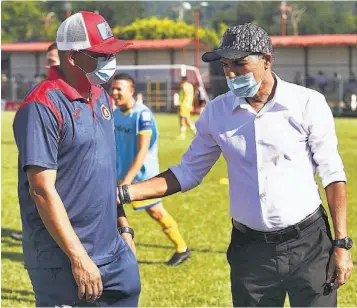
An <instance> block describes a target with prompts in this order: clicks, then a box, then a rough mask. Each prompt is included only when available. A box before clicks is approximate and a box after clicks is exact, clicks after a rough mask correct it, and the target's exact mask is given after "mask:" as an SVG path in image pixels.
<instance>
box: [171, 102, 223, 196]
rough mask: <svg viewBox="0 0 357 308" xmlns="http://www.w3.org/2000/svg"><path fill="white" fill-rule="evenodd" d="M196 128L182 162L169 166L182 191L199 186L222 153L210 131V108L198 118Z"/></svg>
mask: <svg viewBox="0 0 357 308" xmlns="http://www.w3.org/2000/svg"><path fill="white" fill-rule="evenodd" d="M196 128H197V133H196V136H195V138H194V139H193V141H192V143H191V145H190V146H189V148H188V150H187V151H186V153H185V154H184V155H183V157H182V160H181V163H180V164H178V165H176V166H173V167H170V168H169V169H170V170H171V171H172V172H173V173H174V175H175V176H176V178H177V180H178V181H179V183H180V185H181V191H182V192H186V191H188V190H190V189H192V188H194V187H196V186H198V185H199V184H200V183H201V182H202V180H203V178H204V177H205V175H206V174H207V173H208V172H209V170H210V169H211V168H212V166H213V165H214V164H215V162H216V161H217V159H218V158H219V156H220V154H221V149H220V147H219V146H218V145H217V143H216V141H215V140H214V138H213V137H212V135H211V133H210V128H209V116H208V108H206V109H205V110H204V111H203V112H202V114H201V116H200V118H199V119H198V120H197V122H196Z"/></svg>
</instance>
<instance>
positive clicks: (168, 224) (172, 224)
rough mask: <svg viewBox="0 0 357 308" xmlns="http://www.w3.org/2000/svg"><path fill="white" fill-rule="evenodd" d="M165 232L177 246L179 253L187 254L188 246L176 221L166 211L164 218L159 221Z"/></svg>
mask: <svg viewBox="0 0 357 308" xmlns="http://www.w3.org/2000/svg"><path fill="white" fill-rule="evenodd" d="M159 224H160V225H161V227H162V229H163V231H164V232H165V234H166V235H167V237H168V238H169V239H170V241H171V242H172V243H173V244H174V245H175V247H176V250H177V252H185V251H186V249H187V245H186V243H185V241H184V239H183V238H182V236H181V234H180V231H179V229H178V226H177V223H176V221H175V219H174V218H173V217H172V216H171V215H170V214H169V213H168V212H166V211H165V213H164V216H163V217H162V218H161V219H160V220H159Z"/></svg>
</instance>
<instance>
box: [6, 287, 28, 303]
mask: <svg viewBox="0 0 357 308" xmlns="http://www.w3.org/2000/svg"><path fill="white" fill-rule="evenodd" d="M24 296H31V297H32V299H30V298H26V297H24ZM34 296H35V295H34V293H33V292H29V291H24V290H10V289H3V288H2V289H1V299H2V300H9V301H14V300H16V301H21V302H27V303H34V302H35V300H34V299H33V298H34Z"/></svg>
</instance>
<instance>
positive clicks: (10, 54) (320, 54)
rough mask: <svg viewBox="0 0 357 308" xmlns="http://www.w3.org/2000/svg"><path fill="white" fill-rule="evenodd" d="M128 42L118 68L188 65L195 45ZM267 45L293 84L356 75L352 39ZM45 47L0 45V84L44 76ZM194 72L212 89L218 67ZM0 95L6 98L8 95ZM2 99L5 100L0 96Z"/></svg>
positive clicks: (278, 40)
mask: <svg viewBox="0 0 357 308" xmlns="http://www.w3.org/2000/svg"><path fill="white" fill-rule="evenodd" d="M131 42H132V43H133V45H131V46H130V48H129V49H128V50H124V51H122V52H120V53H118V54H117V64H118V65H159V64H170V65H174V64H186V65H192V66H193V65H194V58H195V44H194V43H195V41H194V40H193V39H191V38H182V39H163V40H135V41H131ZM272 42H273V47H274V52H275V53H274V62H273V71H275V72H276V73H277V74H278V75H279V76H280V77H281V78H283V79H285V80H287V81H292V82H294V81H296V80H295V79H296V78H297V76H300V77H299V78H300V79H301V80H302V83H303V84H304V82H305V80H306V78H307V77H308V76H309V75H310V76H313V77H315V78H316V76H317V73H318V71H322V72H323V73H324V74H325V75H326V76H327V78H329V79H332V78H333V75H334V73H338V74H339V75H340V76H341V78H342V80H347V79H348V78H349V77H350V76H351V75H352V74H354V76H357V34H331V35H302V36H272ZM50 44H51V42H47V43H46V42H27V43H6V44H2V45H1V51H2V53H1V64H2V72H1V73H2V76H3V80H6V79H7V80H11V78H12V79H13V78H16V80H19V79H25V81H27V82H28V81H31V80H34V79H35V76H36V75H42V74H45V54H46V50H47V48H48V46H49V45H50ZM199 46H200V49H199V54H200V56H201V55H202V54H203V53H204V52H206V51H209V50H211V49H212V48H211V47H210V46H207V45H206V44H204V43H203V42H200V44H199ZM199 71H200V73H201V76H202V79H203V82H204V83H205V85H206V87H207V88H208V89H210V88H211V87H213V86H214V85H215V84H214V83H215V80H217V79H216V78H221V77H222V69H221V68H220V67H218V69H217V67H216V68H215V69H213V67H211V65H210V64H208V63H204V62H202V61H201V62H200V67H199ZM218 72H219V73H218ZM213 74H215V75H221V77H215V76H214V75H213ZM2 89H3V86H2ZM3 90H5V91H3V92H6V93H7V95H9V93H8V92H9V91H6V89H3ZM26 92H27V91H26ZM26 92H25V93H26ZM212 92H213V93H214V92H215V91H212ZM19 96H21V95H18V97H19ZM2 98H7V97H5V96H4V95H3V94H2ZM7 99H9V98H7Z"/></svg>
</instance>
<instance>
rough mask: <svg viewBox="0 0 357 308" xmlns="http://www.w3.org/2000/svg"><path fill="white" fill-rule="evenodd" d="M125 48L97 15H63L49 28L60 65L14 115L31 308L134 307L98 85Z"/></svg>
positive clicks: (128, 235) (133, 277)
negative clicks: (33, 300)
mask: <svg viewBox="0 0 357 308" xmlns="http://www.w3.org/2000/svg"><path fill="white" fill-rule="evenodd" d="M128 45H129V43H127V42H125V41H121V40H117V39H115V38H114V37H113V34H112V32H111V29H110V27H109V26H108V24H107V22H106V21H105V20H104V18H103V17H102V16H100V15H99V14H95V13H90V12H80V13H77V14H74V15H72V16H70V17H69V18H67V19H66V20H65V21H64V22H63V23H62V24H61V26H60V27H59V29H58V31H57V46H58V50H59V57H60V66H59V67H52V68H50V72H49V77H48V78H47V79H46V80H44V81H43V82H41V83H40V84H39V85H38V86H37V87H35V88H34V90H33V91H32V92H31V93H29V95H28V96H27V97H26V98H25V101H24V103H23V104H22V106H21V107H20V109H19V110H18V112H17V114H16V116H15V120H14V125H13V128H14V135H15V139H16V144H17V147H18V149H19V160H18V165H19V170H18V175H19V185H18V194H19V202H20V208H21V218H22V224H23V251H24V259H25V267H26V269H27V271H28V273H29V276H30V279H31V282H32V286H33V290H34V292H35V295H36V305H37V306H55V305H56V306H61V305H71V306H76V305H81V306H83V305H91V306H93V305H94V306H116V307H123V306H124V307H128V306H137V305H138V298H139V293H140V278H139V271H138V265H137V261H136V258H135V255H134V253H133V252H132V250H131V249H130V248H129V246H130V247H134V244H133V236H134V233H133V230H132V229H131V228H130V227H129V225H128V222H127V220H126V218H125V212H124V211H123V209H122V208H118V209H117V206H116V198H117V197H116V196H117V194H116V173H115V170H116V165H115V136H114V124H113V114H112V110H111V108H110V103H109V97H108V94H107V93H106V92H105V91H104V90H103V88H102V87H101V86H100V84H102V83H105V82H107V81H108V80H109V79H110V77H111V76H112V75H113V74H114V72H115V70H116V60H115V53H117V52H119V51H121V50H123V49H125V48H127V47H128ZM117 227H118V229H117ZM118 230H119V232H118ZM133 249H134V248H133Z"/></svg>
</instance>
